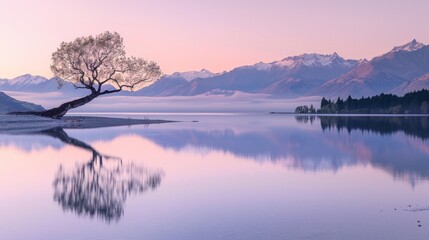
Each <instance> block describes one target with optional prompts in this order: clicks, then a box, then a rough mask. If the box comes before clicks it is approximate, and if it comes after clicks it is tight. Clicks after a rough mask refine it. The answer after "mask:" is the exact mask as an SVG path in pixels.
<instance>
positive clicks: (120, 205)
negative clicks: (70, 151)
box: [37, 128, 162, 222]
mask: <svg viewBox="0 0 429 240" xmlns="http://www.w3.org/2000/svg"><path fill="white" fill-rule="evenodd" d="M37 134H41V135H47V136H51V137H54V138H56V139H59V140H61V141H62V142H64V143H66V144H70V145H73V146H76V147H79V148H82V149H85V150H87V151H90V152H91V153H92V157H91V159H90V160H89V161H88V162H87V163H85V164H80V165H77V166H76V167H75V169H74V170H72V171H66V170H65V169H64V167H63V166H60V168H59V170H58V172H57V174H56V176H55V179H54V181H53V188H54V200H55V201H56V202H57V203H58V204H59V205H60V206H61V207H62V209H63V210H64V211H71V212H74V213H76V214H78V215H87V216H90V217H94V216H97V217H98V218H100V219H103V220H105V221H107V222H110V221H112V220H115V221H118V220H119V219H120V218H121V217H122V215H123V214H124V204H125V201H126V199H127V197H128V196H129V195H131V194H141V193H143V192H146V191H148V190H150V189H155V188H157V187H158V186H159V185H160V183H161V179H162V173H161V172H150V171H149V170H147V169H146V168H143V167H140V166H137V165H135V164H133V163H129V164H123V163H122V159H120V158H116V157H111V156H106V155H102V154H101V153H99V152H98V151H97V150H95V149H94V148H93V147H91V146H90V145H88V144H86V143H85V142H82V141H80V140H78V139H75V138H72V137H69V136H68V135H67V133H66V132H65V131H64V130H63V129H61V128H53V129H49V130H45V131H41V132H39V133H37Z"/></svg>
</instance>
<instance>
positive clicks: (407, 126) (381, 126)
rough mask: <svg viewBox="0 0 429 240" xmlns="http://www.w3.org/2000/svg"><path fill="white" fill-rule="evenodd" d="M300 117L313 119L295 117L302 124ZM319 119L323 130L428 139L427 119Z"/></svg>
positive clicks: (428, 121) (372, 117) (358, 117)
mask: <svg viewBox="0 0 429 240" xmlns="http://www.w3.org/2000/svg"><path fill="white" fill-rule="evenodd" d="M301 117H307V118H308V117H313V118H314V116H296V120H297V121H298V122H302V120H300V118H301ZM319 119H320V126H321V128H322V129H323V130H330V129H334V128H335V129H337V130H341V129H346V130H347V131H348V132H351V131H353V130H361V131H369V132H375V133H379V134H393V133H396V132H404V133H405V134H407V135H409V136H413V137H417V138H420V139H428V138H429V117H415V116H414V117H406V116H403V117H389V116H348V117H338V116H319Z"/></svg>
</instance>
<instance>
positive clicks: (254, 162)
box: [0, 114, 429, 240]
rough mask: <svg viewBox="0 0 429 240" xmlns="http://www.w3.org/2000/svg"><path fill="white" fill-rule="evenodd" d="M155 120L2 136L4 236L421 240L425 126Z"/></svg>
mask: <svg viewBox="0 0 429 240" xmlns="http://www.w3.org/2000/svg"><path fill="white" fill-rule="evenodd" d="M116 116H118V115H116ZM122 117H147V116H144V115H134V116H132V115H130V116H128V115H123V116H122ZM149 117H150V118H152V119H171V120H185V121H186V122H178V123H168V124H159V125H149V126H142V125H140V126H126V127H112V128H98V129H79V130H77V129H51V130H48V131H44V132H38V133H32V134H24V135H5V134H1V135H0V192H1V195H0V197H1V200H0V213H1V214H0V239H11V240H13V239H47V240H49V239H83V240H86V239H426V238H427V236H429V182H428V179H429V119H428V118H427V117H407V118H406V117H395V118H393V117H342V118H338V117H322V118H319V117H305V116H297V117H296V116H293V115H266V114H260V115H257V114H253V115H250V114H247V115H240V114H220V115H198V114H194V115H191V114H188V115H159V116H156V115H150V116H149ZM192 120H197V121H198V122H191V121H192ZM419 225H421V226H419Z"/></svg>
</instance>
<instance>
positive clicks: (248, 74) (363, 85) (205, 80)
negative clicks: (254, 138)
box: [0, 40, 429, 98]
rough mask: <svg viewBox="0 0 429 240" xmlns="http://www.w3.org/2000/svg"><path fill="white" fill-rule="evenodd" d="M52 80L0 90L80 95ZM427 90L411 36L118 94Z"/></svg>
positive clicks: (422, 51) (178, 77) (419, 51)
mask: <svg viewBox="0 0 429 240" xmlns="http://www.w3.org/2000/svg"><path fill="white" fill-rule="evenodd" d="M56 80H57V79H56V78H51V79H47V78H44V77H41V76H32V75H28V74H27V75H23V76H20V77H17V78H14V79H3V80H0V91H14V92H39V93H43V92H55V91H60V92H61V93H62V94H64V95H70V96H73V95H82V94H85V91H82V90H80V91H77V90H75V89H74V87H73V86H72V84H70V83H66V84H65V85H64V86H63V88H62V89H60V90H58V87H57V83H56V82H57V81H56ZM423 88H429V46H428V45H424V44H422V43H419V42H417V41H416V40H412V41H411V42H409V43H407V44H405V45H402V46H397V47H394V48H393V49H392V50H391V51H389V52H387V53H385V54H383V55H380V56H377V57H375V58H373V59H371V60H366V59H361V60H353V59H344V58H342V57H341V56H339V55H338V54H337V53H333V54H328V55H323V54H316V53H312V54H302V55H299V56H292V57H287V58H284V59H282V60H280V61H274V62H270V63H264V62H259V63H256V64H253V65H248V66H241V67H237V68H235V69H233V70H231V71H226V72H222V73H212V72H210V71H208V70H205V69H203V70H201V71H191V72H176V73H173V74H171V75H165V76H163V77H162V78H161V79H159V80H158V81H156V82H154V83H153V84H151V85H149V86H147V87H145V88H142V89H140V90H138V91H135V92H132V93H131V92H127V91H123V92H121V93H120V95H137V96H195V95H201V94H204V95H226V96H228V95H232V94H234V93H236V92H245V93H254V94H266V95H268V96H271V97H274V98H297V97H303V96H324V97H329V98H336V97H347V96H348V95H351V96H352V97H362V96H373V95H377V94H380V93H395V94H398V95H403V94H405V93H407V92H411V91H416V90H420V89H423Z"/></svg>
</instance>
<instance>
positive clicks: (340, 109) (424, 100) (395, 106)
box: [318, 90, 429, 114]
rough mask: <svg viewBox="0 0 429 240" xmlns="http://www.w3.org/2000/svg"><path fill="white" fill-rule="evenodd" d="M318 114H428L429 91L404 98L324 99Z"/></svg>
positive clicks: (384, 96) (392, 96) (379, 96)
mask: <svg viewBox="0 0 429 240" xmlns="http://www.w3.org/2000/svg"><path fill="white" fill-rule="evenodd" d="M318 113H330V114H336V113H346V114H347V113H348V114H428V113H429V91H428V90H420V91H416V92H410V93H407V94H405V95H404V96H403V97H398V96H396V95H393V94H383V93H382V94H381V95H377V96H373V97H367V98H364V97H362V98H360V99H354V98H351V97H350V96H349V97H348V98H347V99H346V100H343V99H340V98H338V99H337V101H335V102H333V101H331V100H327V99H325V98H323V99H322V101H321V103H320V110H318Z"/></svg>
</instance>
